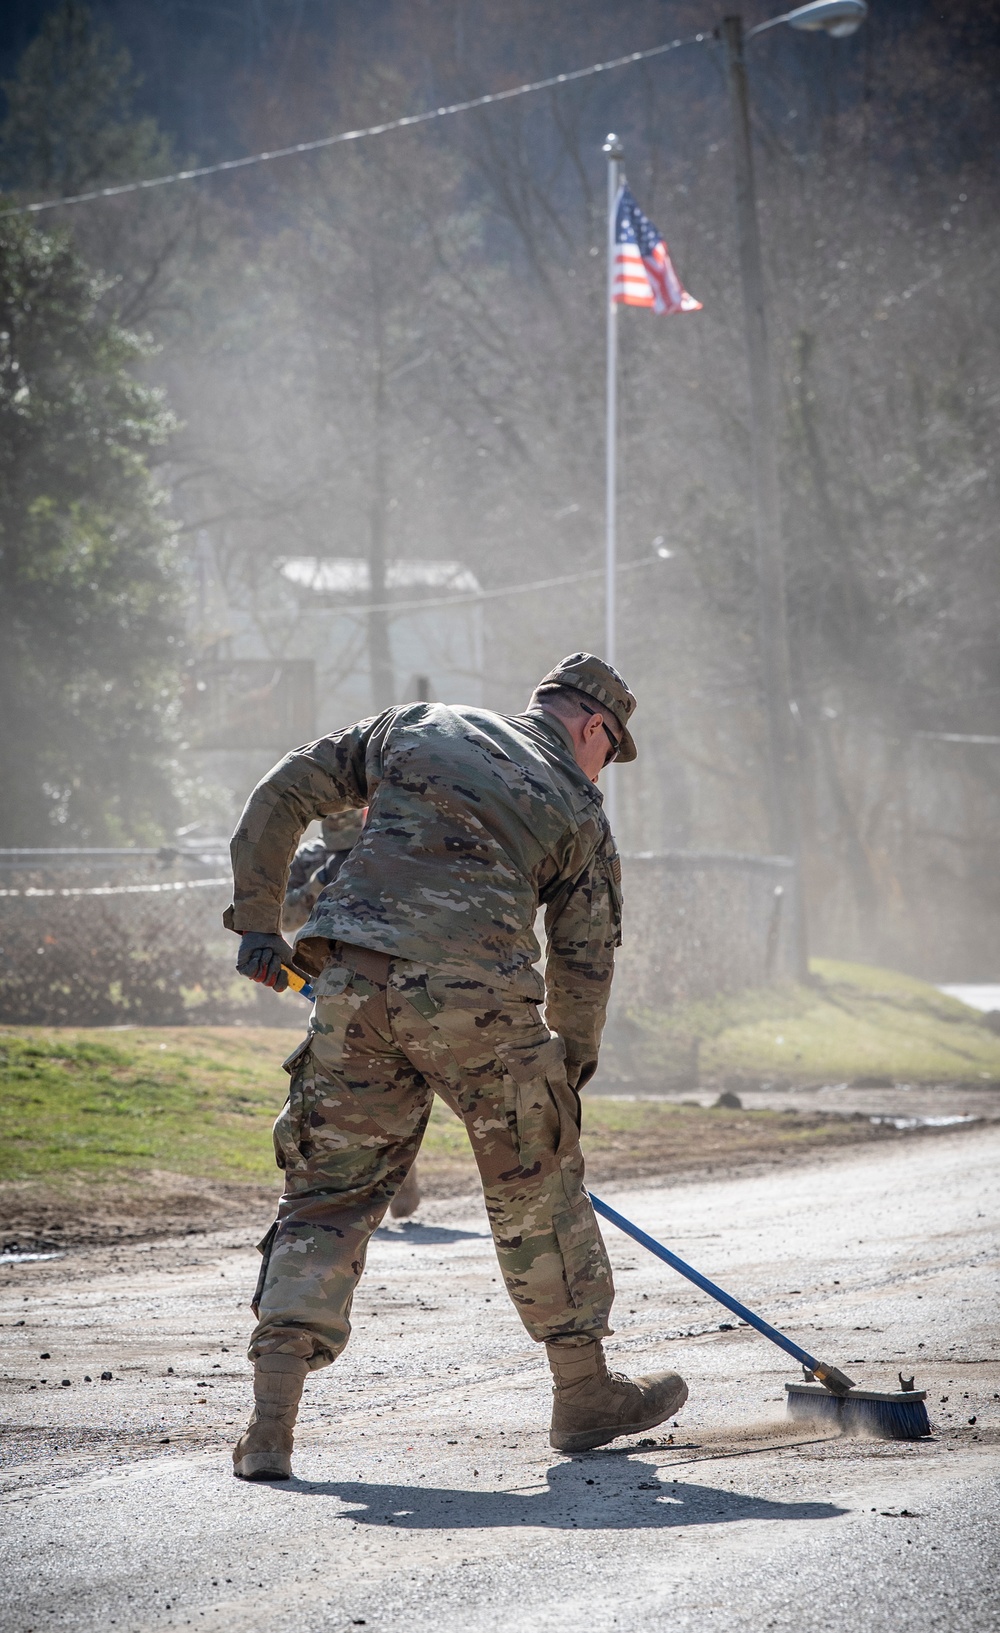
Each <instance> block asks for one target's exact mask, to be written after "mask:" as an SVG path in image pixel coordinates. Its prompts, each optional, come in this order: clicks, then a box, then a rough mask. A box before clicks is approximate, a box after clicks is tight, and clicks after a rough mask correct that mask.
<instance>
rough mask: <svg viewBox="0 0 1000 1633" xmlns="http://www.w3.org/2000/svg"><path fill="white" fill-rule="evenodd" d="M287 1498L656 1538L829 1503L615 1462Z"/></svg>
mask: <svg viewBox="0 0 1000 1633" xmlns="http://www.w3.org/2000/svg"><path fill="white" fill-rule="evenodd" d="M282 1489H283V1490H284V1491H285V1492H287V1493H288V1495H289V1496H292V1495H294V1496H298V1497H312V1498H316V1497H324V1498H329V1497H335V1498H337V1499H338V1500H339V1501H340V1502H341V1503H342V1504H343V1505H344V1507H343V1509H342V1510H341V1512H340V1513H339V1514H337V1515H336V1516H335V1517H336V1518H337V1519H339V1520H350V1521H352V1522H353V1524H355V1525H377V1526H383V1525H384V1526H388V1525H392V1526H396V1527H397V1528H399V1529H402V1530H410V1531H424V1530H433V1531H437V1530H443V1531H458V1530H485V1529H489V1528H490V1527H496V1526H503V1527H514V1526H518V1525H544V1526H549V1527H552V1528H553V1529H556V1530H583V1531H586V1530H594V1531H607V1530H611V1531H614V1530H643V1529H646V1530H664V1529H670V1528H671V1527H672V1526H687V1525H720V1524H725V1523H726V1522H727V1521H734V1520H830V1519H836V1518H837V1517H838V1516H839V1515H841V1514H846V1513H847V1509H845V1508H839V1507H837V1505H836V1504H835V1503H813V1502H772V1501H770V1500H769V1499H768V1498H766V1497H750V1496H746V1495H744V1494H743V1493H742V1492H738V1491H722V1490H720V1489H719V1488H718V1487H716V1486H704V1485H695V1484H694V1483H692V1482H689V1481H680V1480H670V1479H667V1478H662V1479H661V1478H658V1477H657V1476H656V1475H655V1474H654V1472H653V1471H652V1470H651V1469H650V1467H649V1465H648V1463H644V1462H640V1463H633V1462H631V1460H630V1459H628V1458H616V1459H615V1462H614V1464H613V1466H609V1464H608V1463H604V1464H603V1465H602V1463H601V1462H600V1461H599V1460H598V1459H594V1458H585V1459H583V1460H582V1461H581V1462H579V1463H575V1462H574V1463H563V1462H560V1463H556V1464H554V1465H553V1466H552V1467H551V1468H549V1469H548V1470H547V1471H546V1487H545V1489H544V1490H535V1491H491V1490H489V1489H487V1490H484V1491H466V1490H458V1489H456V1488H453V1487H448V1486H432V1485H416V1486H411V1485H391V1484H386V1485H373V1484H369V1483H367V1482H365V1481H361V1480H323V1481H308V1480H298V1479H294V1480H291V1481H290V1482H289V1483H288V1485H286V1486H284V1487H283V1488H282Z"/></svg>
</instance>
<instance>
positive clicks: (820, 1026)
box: [630, 959, 1000, 1083]
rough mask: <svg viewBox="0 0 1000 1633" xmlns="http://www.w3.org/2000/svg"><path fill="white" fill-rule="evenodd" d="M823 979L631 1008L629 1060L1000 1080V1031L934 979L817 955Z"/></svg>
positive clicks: (639, 1064)
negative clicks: (669, 1006) (657, 1009)
mask: <svg viewBox="0 0 1000 1633" xmlns="http://www.w3.org/2000/svg"><path fill="white" fill-rule="evenodd" d="M812 969H813V972H814V975H815V979H816V985H815V986H808V987H807V986H799V985H796V984H794V983H787V984H785V985H782V986H775V987H769V988H765V989H762V990H758V991H753V992H744V993H738V994H736V995H735V996H733V997H724V998H718V999H715V1000H714V1001H712V1002H710V1003H699V1004H686V1005H684V1006H682V1007H681V1008H678V1009H675V1010H671V1011H669V1012H666V1013H662V1014H653V1013H650V1012H648V1011H647V1012H633V1013H632V1014H631V1016H630V1020H631V1022H632V1027H633V1031H632V1035H631V1044H630V1054H631V1061H630V1068H631V1070H632V1071H633V1072H634V1074H635V1075H637V1076H639V1077H642V1078H643V1079H657V1078H658V1077H667V1078H669V1077H670V1076H672V1075H673V1076H677V1075H678V1070H680V1075H683V1073H684V1070H685V1069H687V1070H689V1071H692V1072H693V1061H694V1056H695V1055H696V1056H697V1066H698V1074H699V1077H700V1078H701V1079H702V1080H703V1081H707V1082H714V1081H720V1080H722V1079H724V1078H726V1077H729V1076H737V1077H746V1078H757V1079H761V1078H764V1079H771V1080H772V1081H779V1082H780V1081H787V1082H808V1081H815V1080H817V1079H819V1080H825V1081H827V1082H837V1081H838V1080H844V1081H850V1080H851V1079H854V1078H859V1077H885V1078H889V1079H892V1080H894V1081H902V1082H931V1083H934V1082H957V1081H965V1082H982V1081H984V1080H986V1081H1000V1037H998V1036H997V1034H996V1033H993V1032H991V1031H990V1030H989V1029H988V1028H987V1027H986V1026H985V1025H984V1024H983V1020H982V1017H981V1016H980V1015H979V1014H978V1013H977V1012H976V1011H975V1010H973V1009H969V1008H968V1006H967V1005H965V1004H963V1003H960V1002H959V1001H958V999H956V998H951V997H948V996H947V995H946V994H945V993H943V992H938V990H937V988H936V987H933V986H931V985H929V983H927V982H926V981H919V980H917V979H916V978H915V977H913V976H908V975H900V974H898V973H897V972H895V971H893V970H880V969H874V968H871V967H869V966H866V965H861V964H844V963H838V962H835V961H834V960H832V959H815V960H814V961H813V964H812Z"/></svg>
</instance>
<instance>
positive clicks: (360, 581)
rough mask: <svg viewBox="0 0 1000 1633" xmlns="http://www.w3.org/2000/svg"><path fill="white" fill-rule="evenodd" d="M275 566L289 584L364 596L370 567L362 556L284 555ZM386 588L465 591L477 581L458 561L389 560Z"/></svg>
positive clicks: (319, 591)
mask: <svg viewBox="0 0 1000 1633" xmlns="http://www.w3.org/2000/svg"><path fill="white" fill-rule="evenodd" d="M278 568H279V570H280V572H281V574H282V576H283V577H284V578H287V579H288V580H289V582H290V583H292V584H297V585H299V586H300V587H301V588H302V589H305V590H315V591H317V592H318V593H320V594H324V595H329V594H331V593H333V594H336V595H368V594H370V593H371V570H370V567H369V564H368V562H367V561H366V560H365V558H364V557H363V556H285V557H283V558H282V559H280V560H279V562H278ZM385 581H386V587H387V589H390V590H414V589H420V590H445V591H447V590H453V591H454V592H455V593H456V594H463V593H464V594H468V593H469V592H470V591H475V590H478V589H479V580H478V579H477V578H476V575H475V573H473V572H472V571H471V570H470V569H469V568H468V567H466V566H464V565H463V563H462V562H460V561H415V560H414V561H390V562H387V563H386V571H385Z"/></svg>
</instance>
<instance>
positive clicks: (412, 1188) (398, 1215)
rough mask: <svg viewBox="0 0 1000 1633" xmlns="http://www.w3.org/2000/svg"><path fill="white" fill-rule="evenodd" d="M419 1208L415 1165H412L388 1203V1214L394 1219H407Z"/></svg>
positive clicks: (418, 1186) (418, 1184)
mask: <svg viewBox="0 0 1000 1633" xmlns="http://www.w3.org/2000/svg"><path fill="white" fill-rule="evenodd" d="M419 1206H420V1182H419V1180H418V1179H417V1165H416V1163H414V1164H413V1166H412V1167H411V1169H410V1171H409V1173H408V1174H407V1176H406V1178H405V1179H404V1181H403V1183H402V1185H401V1186H400V1187H399V1190H398V1191H397V1192H396V1194H395V1196H394V1197H393V1199H392V1201H391V1202H390V1203H389V1212H390V1213H391V1214H392V1217H393V1218H394V1219H409V1217H410V1214H411V1213H416V1211H417V1209H418V1208H419Z"/></svg>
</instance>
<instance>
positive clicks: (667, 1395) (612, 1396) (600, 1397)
mask: <svg viewBox="0 0 1000 1633" xmlns="http://www.w3.org/2000/svg"><path fill="white" fill-rule="evenodd" d="M545 1348H546V1350H547V1351H548V1357H549V1366H550V1367H551V1368H552V1376H553V1378H554V1379H555V1383H554V1386H553V1390H552V1427H551V1429H550V1431H549V1444H550V1446H554V1447H555V1448H556V1450H557V1451H560V1452H589V1451H591V1450H593V1448H594V1447H595V1446H606V1445H607V1443H608V1441H609V1440H614V1439H615V1438H616V1437H617V1436H618V1435H637V1434H641V1433H642V1431H643V1430H644V1429H652V1428H655V1426H656V1424H658V1423H662V1422H663V1421H664V1419H665V1418H669V1417H673V1415H674V1413H675V1412H677V1411H679V1410H680V1408H681V1407H682V1406H683V1405H684V1402H685V1401H686V1400H687V1384H686V1383H685V1382H684V1379H683V1378H680V1377H678V1375H677V1373H676V1372H653V1373H650V1375H649V1377H648V1378H636V1379H634V1380H633V1379H631V1378H626V1376H625V1374H624V1373H623V1372H609V1371H608V1368H607V1364H606V1362H605V1359H604V1348H603V1345H602V1344H601V1343H600V1341H599V1340H597V1339H588V1340H587V1342H586V1343H583V1344H564V1343H560V1342H559V1340H558V1339H557V1340H555V1341H554V1342H553V1343H550V1344H546V1346H545Z"/></svg>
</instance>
